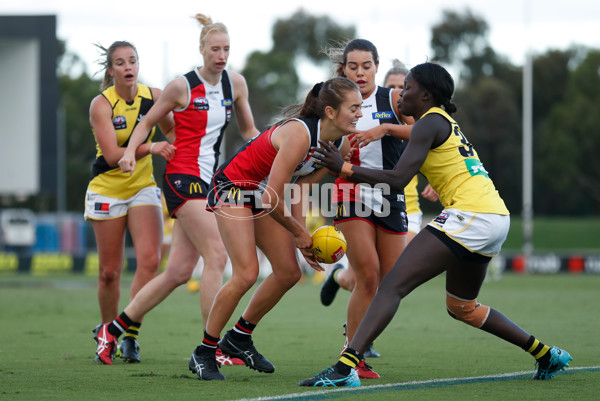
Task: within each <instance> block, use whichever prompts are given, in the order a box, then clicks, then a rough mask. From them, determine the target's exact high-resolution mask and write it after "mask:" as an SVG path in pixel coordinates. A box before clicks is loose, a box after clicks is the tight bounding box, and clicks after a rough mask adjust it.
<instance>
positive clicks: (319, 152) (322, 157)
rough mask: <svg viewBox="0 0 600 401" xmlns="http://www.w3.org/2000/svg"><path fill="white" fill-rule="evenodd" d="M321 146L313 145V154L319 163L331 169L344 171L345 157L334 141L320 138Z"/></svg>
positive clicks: (337, 171) (336, 171)
mask: <svg viewBox="0 0 600 401" xmlns="http://www.w3.org/2000/svg"><path fill="white" fill-rule="evenodd" d="M319 143H320V144H321V147H320V148H318V147H314V146H313V147H311V148H310V150H311V155H312V157H314V158H315V159H316V160H317V163H318V164H320V165H321V166H323V167H326V168H328V169H329V170H331V171H333V172H335V173H339V172H340V171H342V165H343V164H344V159H343V158H342V155H341V154H340V151H339V150H338V148H336V147H335V145H334V144H333V143H332V142H329V143H327V142H325V141H322V140H320V139H319Z"/></svg>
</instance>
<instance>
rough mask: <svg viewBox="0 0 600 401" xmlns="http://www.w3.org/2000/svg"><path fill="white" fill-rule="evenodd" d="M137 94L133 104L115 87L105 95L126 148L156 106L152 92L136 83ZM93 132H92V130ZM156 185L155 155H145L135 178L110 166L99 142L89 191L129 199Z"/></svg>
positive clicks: (120, 140)
mask: <svg viewBox="0 0 600 401" xmlns="http://www.w3.org/2000/svg"><path fill="white" fill-rule="evenodd" d="M137 85H138V91H137V95H136V96H135V99H134V100H133V102H132V103H130V104H129V103H127V102H126V101H125V99H123V98H121V97H120V96H119V95H118V94H117V91H116V90H115V87H114V86H111V87H109V88H107V89H106V90H104V91H103V92H102V96H104V97H105V98H106V99H107V100H108V101H109V103H110V105H111V106H112V109H113V113H112V122H113V127H114V129H115V133H116V135H117V145H118V146H120V147H126V146H127V144H128V143H129V137H130V136H131V133H132V132H133V129H134V128H135V126H136V125H137V122H138V121H140V120H141V119H142V118H143V117H144V116H145V115H146V114H147V113H148V110H150V107H152V105H153V104H154V100H153V99H152V92H151V91H150V88H148V87H147V86H145V85H142V84H137ZM155 130H156V128H155V127H152V130H151V131H150V134H149V135H148V137H147V138H146V140H145V141H144V142H149V141H151V140H152V137H153V136H154V132H155ZM92 132H93V130H92ZM94 136H95V133H94ZM150 186H156V181H154V176H153V174H152V155H146V156H144V157H142V158H141V159H139V160H137V161H136V165H135V171H134V172H133V174H132V175H130V174H129V173H124V172H122V171H121V169H120V168H119V166H116V167H112V166H109V165H108V163H107V162H106V160H105V159H104V156H103V155H102V150H101V149H100V146H99V145H98V141H96V160H95V162H94V164H93V166H92V179H91V181H90V183H89V185H88V189H89V190H90V191H93V192H96V193H98V194H101V195H104V196H109V197H111V198H117V199H128V198H131V197H132V196H133V195H135V194H136V193H138V192H139V191H140V190H142V189H143V188H146V187H150Z"/></svg>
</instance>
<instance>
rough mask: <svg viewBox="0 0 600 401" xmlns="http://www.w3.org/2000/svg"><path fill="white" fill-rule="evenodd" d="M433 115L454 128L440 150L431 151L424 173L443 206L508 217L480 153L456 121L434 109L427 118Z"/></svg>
mask: <svg viewBox="0 0 600 401" xmlns="http://www.w3.org/2000/svg"><path fill="white" fill-rule="evenodd" d="M432 113H437V114H440V115H441V116H443V117H444V118H446V119H447V120H448V121H449V122H450V125H451V126H452V128H451V129H452V132H451V133H450V136H449V137H448V139H446V141H445V142H444V143H442V144H441V145H440V146H438V147H437V148H434V149H430V150H429V154H428V155H427V158H426V159H425V163H423V166H422V167H421V169H420V171H421V173H422V174H423V175H424V176H425V177H427V179H428V180H429V183H430V184H431V186H432V187H433V189H435V190H436V192H437V193H438V194H439V195H440V203H441V204H442V206H444V208H445V209H450V208H455V209H459V210H464V211H468V212H479V213H495V214H500V215H508V214H509V212H508V209H507V208H506V205H505V204H504V201H503V200H502V198H501V197H500V195H499V194H498V191H497V190H496V188H495V187H494V183H493V182H492V180H491V179H490V177H489V176H488V174H487V171H486V170H485V168H484V167H483V164H481V161H480V160H479V157H478V156H477V152H476V151H475V149H474V148H473V146H472V145H471V144H470V143H469V141H468V140H467V138H466V137H465V136H464V135H463V133H462V132H461V131H460V127H459V126H458V124H457V123H456V121H454V120H453V119H452V117H450V115H448V113H446V112H445V111H444V110H442V109H441V108H439V107H432V108H431V109H429V110H428V111H427V112H426V113H425V114H423V117H425V116H426V115H427V114H432ZM423 117H421V118H423Z"/></svg>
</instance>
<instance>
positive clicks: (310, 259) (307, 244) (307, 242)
mask: <svg viewBox="0 0 600 401" xmlns="http://www.w3.org/2000/svg"><path fill="white" fill-rule="evenodd" d="M294 241H295V242H296V247H297V248H298V249H300V253H302V256H304V259H306V263H308V264H309V265H310V267H312V268H313V269H315V270H317V271H320V272H322V271H324V270H325V269H324V268H322V267H321V265H319V262H317V259H316V258H315V255H314V254H313V253H312V250H311V249H312V244H313V241H312V237H311V236H310V234H309V233H308V231H306V230H303V231H302V233H300V234H299V235H298V236H294Z"/></svg>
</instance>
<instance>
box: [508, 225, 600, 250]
mask: <svg viewBox="0 0 600 401" xmlns="http://www.w3.org/2000/svg"><path fill="white" fill-rule="evenodd" d="M598 238H600V218H598V217H586V218H571V217H569V218H566V217H565V218H561V217H552V218H549V217H538V218H535V219H534V222H533V238H532V240H533V245H534V250H535V251H537V252H544V251H552V252H564V253H567V254H572V253H575V252H584V253H588V252H590V253H595V254H597V253H598V252H599V251H600V242H599V241H598ZM522 246H523V221H522V219H521V218H520V217H518V216H511V221H510V231H509V233H508V237H507V238H506V242H505V243H504V245H503V246H502V250H503V251H504V252H514V251H519V250H521V248H522Z"/></svg>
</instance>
